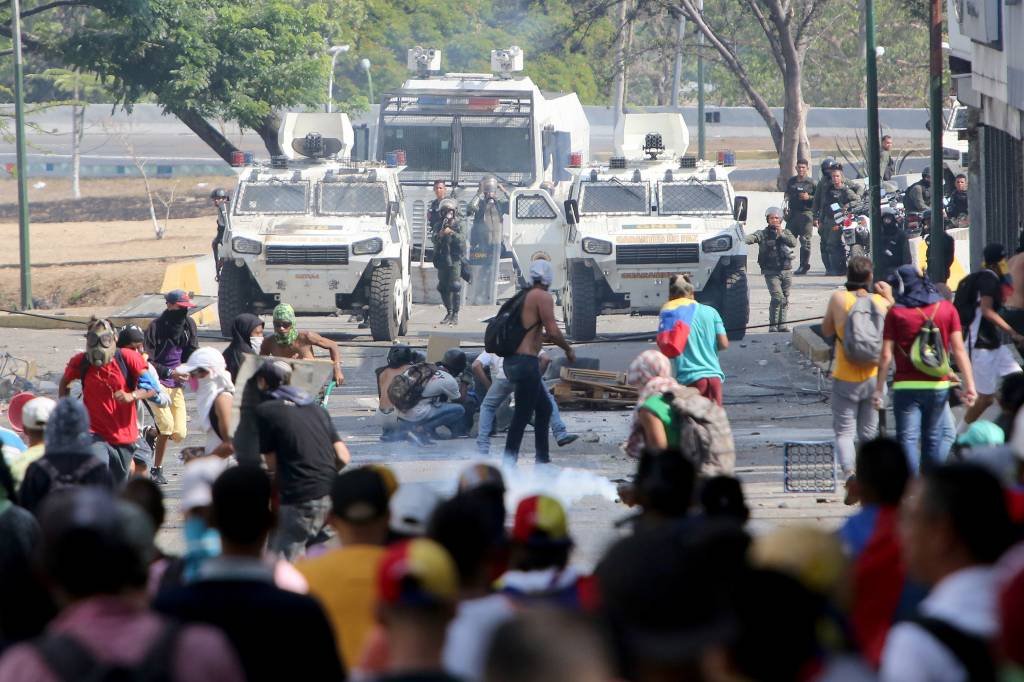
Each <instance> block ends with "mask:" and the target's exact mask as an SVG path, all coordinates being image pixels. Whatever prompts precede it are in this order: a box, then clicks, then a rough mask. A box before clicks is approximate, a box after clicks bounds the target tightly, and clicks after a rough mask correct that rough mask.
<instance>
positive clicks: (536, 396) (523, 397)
mask: <svg viewBox="0 0 1024 682" xmlns="http://www.w3.org/2000/svg"><path fill="white" fill-rule="evenodd" d="M553 278H554V270H553V269H552V267H551V263H550V262H548V261H546V260H543V259H538V260H535V261H533V263H531V264H530V281H531V282H532V286H531V288H530V290H529V291H528V292H527V294H526V298H525V299H524V301H523V306H522V313H521V314H522V324H523V328H524V329H525V330H526V335H525V336H524V337H523V340H522V342H521V343H520V344H519V348H517V349H516V354H515V355H512V356H509V357H506V358H505V377H506V378H507V379H508V380H509V381H511V382H512V383H513V384H514V385H515V397H516V407H515V412H514V413H513V415H512V425H511V426H509V429H508V440H506V441H505V455H504V460H505V463H506V464H514V463H515V462H516V461H518V459H519V446H520V445H521V444H522V442H523V432H524V431H525V430H526V425H527V423H529V421H530V417H531V416H532V417H533V430H534V434H535V437H536V450H537V454H536V461H537V463H538V464H546V463H548V462H550V461H551V457H550V456H549V454H548V426H549V424H550V422H551V403H550V401H548V399H547V396H545V395H544V393H545V392H546V391H547V387H545V386H544V382H543V381H541V373H540V358H539V357H538V355H539V354H540V349H541V346H542V345H543V344H544V343H545V342H547V343H553V344H554V345H556V346H558V347H559V348H561V349H563V350H564V351H565V356H566V357H567V358H568V359H569V363H570V364H571V363H574V362H576V352H575V351H574V350H573V349H572V346H570V345H569V342H568V341H566V340H565V337H564V336H562V332H561V330H560V329H559V328H558V322H557V321H556V320H555V301H554V299H553V298H552V297H551V294H549V293H548V287H549V286H551V281H552V279H553Z"/></svg>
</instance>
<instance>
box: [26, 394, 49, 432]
mask: <svg viewBox="0 0 1024 682" xmlns="http://www.w3.org/2000/svg"><path fill="white" fill-rule="evenodd" d="M56 407H57V402H56V401H55V400H53V399H51V398H33V399H32V400H30V401H28V402H27V403H25V407H24V408H23V409H22V411H21V423H22V426H23V427H24V428H26V429H31V430H32V431H42V430H43V429H45V428H46V422H48V421H50V415H51V414H52V413H53V410H54V409H55V408H56Z"/></svg>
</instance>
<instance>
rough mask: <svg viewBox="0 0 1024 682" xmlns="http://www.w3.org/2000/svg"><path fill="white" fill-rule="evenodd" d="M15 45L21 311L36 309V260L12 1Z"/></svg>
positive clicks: (17, 11) (17, 20)
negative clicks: (30, 224)
mask: <svg viewBox="0 0 1024 682" xmlns="http://www.w3.org/2000/svg"><path fill="white" fill-rule="evenodd" d="M11 39H12V40H13V41H14V132H15V136H16V138H17V143H16V149H17V155H18V159H17V173H18V240H19V245H20V247H21V254H20V256H21V309H22V310H30V309H31V308H32V259H31V257H30V256H29V230H28V166H27V163H26V161H27V158H26V152H25V83H24V77H23V74H22V67H21V3H20V2H19V0H11Z"/></svg>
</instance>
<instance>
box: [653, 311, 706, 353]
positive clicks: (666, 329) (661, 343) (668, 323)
mask: <svg viewBox="0 0 1024 682" xmlns="http://www.w3.org/2000/svg"><path fill="white" fill-rule="evenodd" d="M696 312H697V302H696V301H694V300H693V299H691V298H677V299H674V300H671V301H669V302H668V303H666V304H665V305H663V306H662V307H661V315H660V318H659V321H658V337H657V342H658V348H659V349H660V350H661V352H662V353H664V354H665V357H669V358H675V357H678V356H680V355H682V353H683V350H684V349H685V348H686V342H687V340H688V339H689V338H690V324H691V323H692V322H693V315H694V313H696Z"/></svg>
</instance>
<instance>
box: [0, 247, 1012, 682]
mask: <svg viewBox="0 0 1024 682" xmlns="http://www.w3.org/2000/svg"><path fill="white" fill-rule="evenodd" d="M1014 267H1015V263H1013V262H1011V263H1007V262H1006V260H1005V253H1004V251H1003V250H1002V249H1001V247H998V246H997V245H992V246H990V247H989V248H987V249H986V251H985V267H984V268H983V269H982V270H981V271H979V273H976V275H972V276H971V277H970V278H969V279H967V280H965V282H964V283H963V284H962V285H961V287H962V288H961V289H958V290H957V293H956V296H955V297H952V298H953V300H952V301H950V300H948V299H949V298H950V297H951V296H950V295H949V293H951V292H949V293H947V295H944V294H943V292H942V291H941V290H940V288H939V287H936V286H934V285H932V283H931V282H930V281H929V280H928V279H927V277H925V276H923V275H922V274H921V273H919V272H918V271H917V270H916V269H914V268H913V267H911V266H904V267H901V268H899V269H898V270H897V271H896V272H895V273H894V274H893V275H892V277H891V278H890V279H889V281H887V282H877V283H876V282H875V281H874V277H873V273H872V271H871V264H870V262H869V261H867V259H863V258H852V259H850V261H849V263H848V264H847V283H846V286H845V290H843V291H839V292H837V293H836V294H834V295H833V296H832V298H831V299H830V300H829V303H828V307H827V309H826V311H825V317H824V319H823V323H822V332H823V334H825V335H826V336H830V337H831V336H834V337H835V338H836V341H835V353H836V357H835V361H834V367H833V389H832V391H833V393H832V409H833V415H834V425H835V433H836V446H837V447H836V451H837V455H838V461H839V465H840V468H841V471H842V474H843V476H844V479H845V480H846V493H847V500H848V502H849V503H851V504H854V505H856V509H855V510H854V511H853V513H852V515H851V516H849V518H847V519H846V520H845V522H844V523H843V524H842V526H841V527H840V528H839V529H838V530H837V531H835V532H829V531H826V530H823V529H821V528H819V527H816V526H790V527H779V528H775V529H771V530H763V531H761V532H758V533H754V532H752V531H751V529H749V528H748V526H747V522H748V518H749V516H750V511H749V509H748V507H747V504H746V502H745V500H744V496H743V491H742V486H741V485H740V483H739V481H738V480H737V479H736V478H735V477H734V476H733V473H734V466H735V459H736V447H735V444H734V441H733V438H732V432H731V427H730V424H729V419H728V414H727V411H726V409H725V407H724V404H723V394H724V392H725V391H724V385H723V381H724V378H725V375H724V373H723V372H722V369H721V365H720V363H719V361H718V353H719V351H721V350H722V349H724V348H726V347H727V346H728V341H727V339H726V336H725V332H724V328H723V327H722V322H721V318H720V317H719V316H718V315H717V313H716V312H715V311H714V309H713V308H710V307H708V306H703V305H701V304H699V303H697V302H696V301H695V300H694V298H693V287H692V285H691V284H690V283H689V281H688V279H687V278H686V277H685V276H677V277H673V278H672V280H671V283H670V290H669V302H668V303H667V304H666V306H665V308H664V310H663V313H662V316H661V320H660V325H659V331H658V335H657V345H656V348H651V349H649V350H646V351H644V352H642V353H641V354H640V355H639V356H638V357H637V358H636V359H635V360H634V361H633V362H632V363H631V364H630V366H629V368H628V372H627V379H628V381H629V383H630V384H632V385H634V386H635V387H636V388H637V391H638V401H637V405H636V407H635V410H634V412H633V419H632V423H631V427H630V431H629V435H628V439H627V441H626V442H625V443H624V445H623V449H624V451H625V452H626V453H627V454H628V455H629V456H630V457H632V458H634V461H635V463H636V470H635V474H634V476H633V477H632V479H631V481H630V482H629V483H627V484H624V485H623V486H621V487H620V490H619V492H620V495H621V501H622V502H623V503H624V505H625V506H626V507H627V508H628V509H629V512H628V514H627V515H625V518H623V519H622V520H621V521H620V522H618V523H616V525H615V528H614V530H611V529H610V530H611V533H610V537H611V538H612V540H611V541H610V542H609V546H608V547H607V549H606V550H605V551H604V552H603V555H602V556H601V558H600V559H599V560H598V561H597V563H596V566H594V567H593V570H584V567H582V566H581V565H580V564H579V563H578V562H576V561H574V558H573V548H574V542H573V528H572V524H571V520H570V518H569V516H568V514H567V510H566V508H565V507H564V506H563V504H562V503H561V502H560V501H559V500H558V499H555V498H554V497H551V496H549V495H546V494H530V495H527V496H525V497H523V498H522V499H509V498H510V494H509V491H508V490H507V489H506V485H505V481H504V475H505V474H503V471H502V470H501V469H499V468H497V467H496V466H494V465H492V464H488V463H486V461H485V460H482V461H481V462H480V463H476V464H469V465H467V466H466V468H465V469H464V470H463V471H461V473H460V475H459V477H458V480H457V481H455V482H454V483H453V485H452V486H451V488H452V489H451V490H440V489H435V488H433V487H430V486H428V485H425V484H417V483H410V482H403V481H400V480H399V479H398V477H397V476H396V474H395V473H394V471H392V470H391V469H390V468H388V467H387V466H384V465H379V464H374V465H363V466H359V465H356V464H354V463H353V460H354V459H355V460H358V453H356V455H355V457H354V456H353V454H352V453H350V452H349V450H348V448H347V447H346V446H345V444H344V441H343V440H342V438H341V436H340V435H339V434H338V432H337V430H336V428H335V426H334V424H333V423H332V421H331V419H330V417H329V416H328V414H327V412H326V410H325V409H324V407H323V406H322V402H321V399H320V396H317V395H313V394H312V393H310V392H308V391H306V390H303V388H301V387H300V386H297V385H293V383H292V378H293V372H294V370H293V365H292V364H291V362H293V361H296V360H299V361H301V360H302V359H304V358H307V357H311V356H312V347H313V346H320V347H323V348H325V349H326V350H328V352H330V354H331V361H332V367H331V369H330V371H329V372H328V373H327V376H328V379H330V380H333V381H335V382H336V383H341V382H343V381H344V376H343V375H342V374H341V364H340V360H341V356H340V353H339V351H338V349H337V347H336V346H335V345H334V344H333V343H332V342H330V341H329V340H327V339H323V338H322V337H319V336H316V335H311V334H310V333H307V332H302V331H299V330H297V329H296V320H295V319H294V315H293V314H292V313H291V312H290V309H288V308H287V307H286V306H285V307H282V308H279V309H278V310H276V311H275V314H274V335H273V337H272V338H271V337H268V339H267V340H261V332H262V324H261V323H260V321H259V319H258V318H254V319H249V317H251V316H249V317H245V316H243V317H240V318H239V320H237V321H236V323H235V325H234V327H233V329H234V333H233V338H232V343H231V345H230V346H229V347H228V349H227V350H226V351H225V352H224V353H220V352H218V351H215V350H213V349H211V348H208V347H202V346H199V345H198V344H193V343H192V338H194V337H193V336H192V331H191V330H192V327H191V326H190V325H189V323H188V322H187V321H182V320H181V319H179V318H180V317H181V315H180V314H179V313H177V312H176V311H179V310H185V311H186V313H187V308H188V307H189V306H190V304H191V301H190V300H189V299H188V296H187V294H185V293H184V292H172V293H171V294H168V297H167V304H168V312H170V313H173V314H171V315H167V319H165V320H164V322H163V323H161V325H160V326H158V327H157V329H156V331H147V332H146V333H145V334H143V333H141V331H139V330H134V329H132V328H128V329H125V330H122V331H120V332H117V331H116V330H115V329H114V328H113V327H112V326H111V325H110V323H109V322H107V321H104V320H95V321H93V322H92V323H91V324H90V326H89V330H88V334H87V338H86V350H85V351H84V352H83V353H81V354H76V355H75V356H74V357H72V358H71V359H70V360H69V362H68V364H67V367H66V369H65V372H64V375H63V377H62V380H61V383H60V393H61V397H60V399H59V400H58V401H53V400H50V399H47V398H37V399H35V400H33V401H31V402H30V403H29V404H27V405H26V406H25V407H24V409H23V411H22V423H23V426H24V432H25V437H26V440H27V444H23V447H21V448H16V447H13V444H12V445H10V446H9V445H8V444H7V442H6V441H5V442H4V452H5V456H4V457H0V537H2V538H3V539H4V541H3V543H0V682H5V681H6V680H19V681H20V680H43V681H46V680H80V679H113V678H117V679H139V680H145V679H157V678H159V679H174V680H190V681H193V680H217V682H230V681H231V680H243V679H248V680H280V679H303V680H306V679H309V680H318V679H323V680H331V679H338V680H340V679H353V680H382V681H385V680H386V681H399V680H408V681H411V680H417V681H420V682H430V681H432V680H439V681H448V680H463V681H467V682H469V681H473V680H482V681H488V682H527V681H529V682H536V681H538V680H539V681H542V682H546V681H548V680H551V681H552V682H554V681H555V680H560V681H561V680H573V681H581V682H600V681H604V680H607V681H609V682H610V681H611V680H630V681H631V682H662V681H665V680H679V681H690V680H693V681H697V682H703V681H708V682H718V681H721V682H734V681H739V680H801V681H802V680H873V679H881V680H886V681H893V682H895V681H900V682H902V681H906V680H910V681H915V680H921V681H926V680H927V681H931V680H935V681H945V680H950V681H953V680H956V681H959V680H997V679H1016V677H1019V676H1022V675H1024V646H1022V644H1024V620H1022V618H1021V615H1020V614H1021V613H1024V542H1022V540H1024V536H1022V531H1024V478H1022V476H1024V458H1022V457H1021V456H1020V455H1021V454H1024V427H1019V426H1018V425H1017V421H1018V414H1017V413H1018V411H1019V408H1020V407H1021V406H1022V405H1024V375H1022V374H1021V373H1020V368H1019V366H1017V365H1016V362H1015V360H1014V358H1015V355H1014V354H1013V352H1012V351H1011V350H1010V348H1009V346H1008V344H1011V343H1012V342H1013V341H1015V340H1016V339H1017V337H1016V336H1014V334H1016V332H1014V330H1013V327H1012V325H1011V324H1010V323H1008V322H1007V321H1006V320H1005V319H1004V318H1003V317H1002V316H1001V312H1000V311H1001V310H1003V309H1005V307H1004V304H1005V303H1006V302H1007V301H1012V300H1014V297H1015V296H1016V294H1015V292H1014V283H1013V279H1012V277H1011V276H1010V273H1011V272H1012V271H1013V270H1014ZM986 273H987V274H986ZM530 277H531V280H532V287H530V288H528V289H526V290H524V292H523V293H522V295H521V296H519V297H517V299H516V302H515V303H513V305H510V306H509V307H508V308H504V307H503V308H502V311H509V310H511V311H512V312H511V314H504V315H503V314H501V313H499V315H498V316H497V317H496V318H495V319H496V320H498V321H499V323H502V324H504V323H509V324H510V327H509V329H511V330H512V331H511V332H508V330H505V332H507V333H505V337H507V338H504V337H502V335H501V334H499V335H498V336H499V341H498V342H495V343H496V344H497V346H499V347H500V350H498V351H495V352H488V353H484V354H481V355H480V356H478V357H476V358H474V359H472V360H471V359H470V358H468V357H467V356H466V354H465V353H464V352H463V351H461V350H458V349H451V350H449V351H448V352H446V353H444V355H443V357H442V358H441V360H440V361H439V362H438V363H427V362H425V358H423V357H421V356H419V355H418V354H417V352H416V351H414V350H413V349H411V348H409V347H407V346H399V345H396V346H394V347H393V348H391V349H390V352H389V354H388V358H387V362H386V365H385V366H384V367H381V368H380V369H378V370H377V388H378V396H379V398H380V408H379V410H378V413H377V419H378V422H379V423H380V425H381V428H382V440H384V441H386V442H395V443H402V442H406V441H411V442H413V443H416V444H418V445H419V446H424V447H425V446H429V445H430V443H432V442H433V441H434V440H435V439H439V438H444V439H450V438H460V437H471V435H472V434H471V432H472V428H473V426H474V424H477V425H478V426H477V428H478V435H477V437H476V438H477V440H476V444H477V449H478V452H479V454H481V455H482V456H485V457H486V456H488V455H489V454H490V438H491V436H492V435H493V433H494V432H495V431H496V430H497V422H498V418H497V416H498V414H499V412H500V410H501V409H502V407H503V405H504V404H505V403H507V401H508V400H509V398H510V397H511V396H514V398H515V407H514V410H513V415H512V416H511V421H510V424H509V435H508V436H507V439H506V445H505V448H504V451H503V460H504V464H505V465H506V466H510V467H511V466H515V464H516V460H517V458H518V450H519V444H520V442H521V439H522V437H523V432H524V431H525V427H526V425H527V423H528V422H529V421H530V420H531V419H532V421H533V425H534V431H535V437H536V448H535V450H536V461H537V463H538V464H541V465H544V464H547V463H548V462H550V455H549V443H548V440H549V435H551V436H553V438H554V440H555V442H556V443H557V444H558V445H559V446H564V445H568V444H569V443H571V442H572V440H574V438H573V434H569V433H568V431H567V430H566V429H565V426H564V424H561V420H560V419H559V416H558V410H557V405H556V404H555V403H554V401H553V400H552V399H551V396H550V393H549V392H548V390H547V388H546V386H545V385H544V384H543V381H542V379H541V377H542V374H543V370H542V367H543V366H544V364H545V362H546V360H545V359H544V358H542V357H540V351H541V343H542V341H550V342H554V343H555V344H556V345H559V346H562V347H563V349H564V350H565V351H566V356H567V359H568V360H570V361H573V360H574V359H575V355H574V353H573V352H572V348H571V347H570V346H569V345H568V343H567V342H566V341H565V339H564V338H563V337H562V336H561V333H560V332H559V330H558V327H557V324H556V323H555V320H554V317H553V314H552V313H553V304H552V302H551V300H550V294H548V293H547V286H548V285H549V284H550V281H551V273H550V264H548V263H547V262H546V261H534V264H533V265H532V266H531V268H530ZM187 319H188V318H187V314H186V315H185V316H184V320H187ZM509 320H511V322H509ZM781 321H784V318H781V320H780V321H777V324H781ZM541 330H543V333H542V332H541ZM512 332H514V333H512ZM488 336H490V331H489V334H488ZM502 344H504V345H502ZM492 345H495V344H492ZM508 348H511V349H512V351H515V352H511V351H509V350H508ZM260 355H262V356H265V357H260ZM1011 362H1012V363H1013V364H1012V365H1011ZM890 366H894V381H893V383H892V394H893V395H892V405H893V411H894V414H895V417H896V419H895V435H896V438H895V439H889V438H885V437H878V434H879V432H880V430H881V429H880V425H879V419H878V415H879V412H878V409H879V407H881V406H882V400H884V398H885V394H886V391H887V388H888V383H887V379H888V374H889V368H890ZM243 367H248V370H246V371H245V377H244V383H241V382H242V381H243V375H242V370H243ZM972 369H973V371H972ZM76 381H77V382H79V383H81V385H82V394H81V400H77V399H75V398H73V397H71V396H70V395H69V394H70V393H71V384H72V383H74V382H76ZM178 391H182V392H184V391H193V392H194V393H195V405H196V413H195V415H193V418H192V420H191V421H192V424H193V426H194V427H195V428H198V429H199V430H201V431H202V433H203V445H201V446H198V447H195V448H184V449H183V451H182V452H181V453H180V454H181V458H182V460H183V461H184V473H183V475H182V493H181V499H180V505H179V506H178V507H177V508H168V505H166V504H165V501H164V498H163V493H162V487H161V485H162V483H163V482H164V480H165V479H163V476H162V475H160V471H161V468H162V466H163V461H164V460H163V457H164V454H165V453H166V447H167V444H168V443H169V442H176V440H178V439H176V435H175V434H178V435H179V436H180V437H181V438H183V437H184V433H185V423H184V416H182V421H181V423H180V424H179V419H178V417H179V415H178V414H177V413H176V412H175V411H176V410H177V409H178V408H177V407H175V405H176V404H180V405H181V406H182V408H183V407H184V404H185V402H184V399H183V398H180V399H179V398H178V397H177V393H176V392H178ZM951 396H955V397H956V398H957V399H958V400H959V401H961V402H962V403H963V404H964V405H965V406H966V407H967V408H968V410H967V412H966V413H965V415H964V419H963V423H962V424H960V425H958V424H957V423H956V418H955V414H956V413H955V412H954V411H953V410H952V409H951V408H950V397H951ZM983 401H987V404H985V407H988V406H989V405H991V404H992V403H995V402H998V408H999V411H1000V415H999V417H998V418H997V419H995V420H993V421H986V420H984V419H983V416H984V415H983V414H982V412H983V409H981V408H977V409H972V405H977V404H978V403H979V402H983ZM236 408H241V409H236ZM157 410H166V412H165V413H158V412H157ZM150 411H152V412H153V413H154V416H153V421H154V425H153V428H152V429H150V428H146V427H145V423H144V422H145V420H144V419H143V416H144V415H145V414H146V413H149V412H150ZM957 411H959V408H958V410H957ZM477 413H479V417H478V418H476V419H474V415H476V414H477ZM236 414H238V415H239V416H238V417H237V421H238V423H237V424H235V423H233V422H234V421H235V420H236V417H235V415H236ZM140 420H141V421H142V422H143V426H142V428H140ZM549 423H550V424H551V427H550V429H551V432H550V434H549V426H548V424H549ZM958 431H961V432H962V433H961V434H960V435H959V436H957V432H958ZM507 504H509V506H506V505H507ZM169 513H170V514H180V515H181V520H182V533H183V538H182V539H183V547H184V549H183V551H182V552H181V554H180V555H177V556H172V555H166V554H164V553H162V552H161V551H160V550H159V549H158V548H157V546H156V544H155V538H156V535H157V532H158V530H159V528H160V527H161V525H162V524H163V523H164V522H165V519H166V517H167V515H168V514H169ZM1015 676H1016V677H1015Z"/></svg>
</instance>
